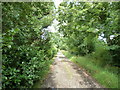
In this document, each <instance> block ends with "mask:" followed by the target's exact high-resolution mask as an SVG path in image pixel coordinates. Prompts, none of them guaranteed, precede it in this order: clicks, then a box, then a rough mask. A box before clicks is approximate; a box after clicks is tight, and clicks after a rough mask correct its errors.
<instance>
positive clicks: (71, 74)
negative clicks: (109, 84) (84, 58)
mask: <svg viewBox="0 0 120 90" xmlns="http://www.w3.org/2000/svg"><path fill="white" fill-rule="evenodd" d="M42 87H43V88H102V87H101V86H100V85H99V84H98V83H96V82H95V80H94V79H92V78H91V77H90V76H89V75H88V74H87V73H86V72H85V71H83V70H82V69H81V68H79V67H78V66H77V65H76V64H74V63H73V62H71V61H70V60H68V59H67V58H66V57H65V56H64V55H63V54H62V52H58V54H57V56H56V58H55V62H54V63H53V65H51V72H50V73H49V75H48V78H46V80H45V81H44V84H43V85H42Z"/></svg>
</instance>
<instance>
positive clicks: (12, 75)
mask: <svg viewBox="0 0 120 90" xmlns="http://www.w3.org/2000/svg"><path fill="white" fill-rule="evenodd" d="M2 6H3V7H2V10H3V24H2V27H3V50H2V55H3V56H2V59H3V60H2V75H3V77H2V78H3V81H2V82H3V84H2V87H3V88H26V87H29V88H30V87H32V86H33V84H34V82H35V81H37V80H38V79H39V80H43V77H44V75H45V73H46V72H47V71H48V69H49V65H50V62H51V59H52V57H53V56H54V54H56V52H57V51H56V49H54V47H53V46H52V43H51V37H50V33H49V32H48V31H45V30H44V29H43V28H45V27H47V26H49V25H50V24H51V22H52V21H53V16H52V14H51V12H52V7H53V3H44V2H40V3H34V2H29V3H25V2H20V3H9V2H8V3H2ZM46 21H47V22H46ZM48 21H49V22H48Z"/></svg>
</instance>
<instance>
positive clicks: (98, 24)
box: [58, 2, 120, 66]
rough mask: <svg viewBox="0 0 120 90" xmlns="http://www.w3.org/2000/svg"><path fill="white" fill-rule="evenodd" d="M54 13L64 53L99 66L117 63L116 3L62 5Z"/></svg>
mask: <svg viewBox="0 0 120 90" xmlns="http://www.w3.org/2000/svg"><path fill="white" fill-rule="evenodd" d="M58 13H59V15H58V21H59V22H60V23H59V26H60V29H59V31H60V32H62V33H63V35H64V38H65V40H66V41H65V42H66V44H67V46H66V48H67V50H68V51H70V52H72V53H74V54H77V55H87V56H92V57H93V58H95V59H96V62H98V63H99V64H101V65H103V66H105V65H107V64H109V65H117V66H118V65H119V64H120V59H119V53H120V26H119V24H120V18H119V16H120V15H119V14H120V2H101V3H98V2H91V3H88V2H63V3H61V5H60V6H59V10H58Z"/></svg>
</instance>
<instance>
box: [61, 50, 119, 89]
mask: <svg viewBox="0 0 120 90" xmlns="http://www.w3.org/2000/svg"><path fill="white" fill-rule="evenodd" d="M62 52H63V54H64V55H65V56H66V57H67V58H69V59H70V60H71V61H73V62H74V63H76V64H78V65H79V66H81V67H83V68H84V69H85V70H87V72H88V73H90V75H91V76H92V77H93V78H95V79H96V81H97V82H99V83H100V84H101V85H102V86H104V87H106V88H118V75H116V74H114V73H112V72H110V71H108V70H107V68H103V67H101V66H99V65H98V64H95V63H93V62H92V59H90V58H87V57H84V56H74V55H72V54H70V53H69V52H67V51H62Z"/></svg>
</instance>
